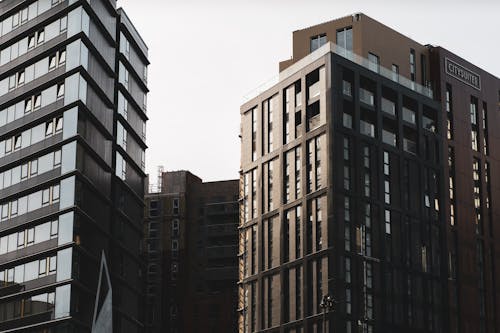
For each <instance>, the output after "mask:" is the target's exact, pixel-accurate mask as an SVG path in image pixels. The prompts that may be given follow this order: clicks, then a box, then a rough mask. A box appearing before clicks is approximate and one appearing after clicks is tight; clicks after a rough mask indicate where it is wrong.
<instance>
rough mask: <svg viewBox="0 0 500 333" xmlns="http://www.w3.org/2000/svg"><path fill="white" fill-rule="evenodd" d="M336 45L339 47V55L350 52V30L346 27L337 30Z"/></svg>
mask: <svg viewBox="0 0 500 333" xmlns="http://www.w3.org/2000/svg"><path fill="white" fill-rule="evenodd" d="M337 45H338V46H340V47H341V48H342V49H341V53H344V55H346V54H347V52H352V28H351V27H347V28H343V29H340V30H337Z"/></svg>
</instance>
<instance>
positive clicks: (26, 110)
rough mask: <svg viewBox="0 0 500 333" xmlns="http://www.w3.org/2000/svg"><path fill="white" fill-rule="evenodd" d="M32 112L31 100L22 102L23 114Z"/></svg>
mask: <svg viewBox="0 0 500 333" xmlns="http://www.w3.org/2000/svg"><path fill="white" fill-rule="evenodd" d="M32 110H33V101H32V99H31V98H29V99H27V100H25V101H24V113H29V112H31V111H32Z"/></svg>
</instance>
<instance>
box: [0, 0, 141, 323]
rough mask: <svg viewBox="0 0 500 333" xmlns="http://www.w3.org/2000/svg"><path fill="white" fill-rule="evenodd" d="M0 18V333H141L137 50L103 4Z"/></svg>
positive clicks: (6, 4) (15, 8)
mask: <svg viewBox="0 0 500 333" xmlns="http://www.w3.org/2000/svg"><path fill="white" fill-rule="evenodd" d="M0 21H1V31H0V206H1V223H0V284H1V286H0V331H2V332H89V331H90V330H91V328H92V327H93V326H96V325H97V326H99V323H102V322H103V320H102V319H103V317H102V316H106V318H107V319H106V320H105V321H106V322H107V324H106V326H107V327H108V329H109V328H111V326H112V329H113V331H114V332H142V330H143V306H142V304H143V286H142V279H141V272H142V270H143V269H144V267H143V264H142V262H141V260H140V244H141V239H142V220H143V211H144V208H143V207H144V206H143V205H144V202H143V195H144V190H143V188H144V179H145V176H146V175H145V173H144V171H143V169H144V151H145V149H146V145H145V137H144V129H145V122H146V120H147V117H146V93H147V91H148V89H147V86H146V83H147V77H146V73H147V65H148V59H147V54H148V50H147V47H146V45H145V44H144V42H143V41H142V39H141V38H140V36H139V34H138V33H137V31H136V30H135V28H134V26H133V24H132V23H131V22H130V21H129V19H128V18H127V15H126V14H125V12H123V10H121V9H117V8H116V1H113V0H90V1H78V0H70V1H66V0H36V1H34V0H4V1H1V2H0ZM103 254H104V257H103ZM101 262H102V263H103V267H102V268H101ZM104 263H106V264H104ZM106 271H107V272H109V276H110V279H109V280H108V279H107V278H106ZM98 285H100V291H99V293H100V294H99V297H97V292H98V291H97V289H98ZM107 295H112V299H111V301H112V302H109V301H108V300H109V299H110V298H109V297H106V296H107ZM101 296H102V297H101ZM96 303H97V304H96ZM110 306H111V308H110ZM95 310H96V311H95ZM110 317H111V318H110ZM97 326H96V327H97Z"/></svg>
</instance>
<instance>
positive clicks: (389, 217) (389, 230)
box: [384, 209, 391, 235]
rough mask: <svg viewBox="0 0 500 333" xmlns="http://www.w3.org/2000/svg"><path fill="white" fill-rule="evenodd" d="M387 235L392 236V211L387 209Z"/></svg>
mask: <svg viewBox="0 0 500 333" xmlns="http://www.w3.org/2000/svg"><path fill="white" fill-rule="evenodd" d="M384 218H385V233H386V234H388V235H390V234H391V211H390V210H388V209H386V210H385V214H384Z"/></svg>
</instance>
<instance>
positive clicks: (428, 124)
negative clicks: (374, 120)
mask: <svg viewBox="0 0 500 333" xmlns="http://www.w3.org/2000/svg"><path fill="white" fill-rule="evenodd" d="M342 84H343V93H344V95H346V96H349V97H352V90H351V83H350V82H349V81H346V80H344V81H343V82H342ZM359 100H360V102H362V103H364V104H365V105H368V106H371V107H375V94H374V93H372V92H371V91H369V90H367V89H364V88H359ZM380 101H381V103H380V109H381V110H382V112H384V113H386V114H388V115H390V116H393V117H395V116H396V111H397V108H396V103H395V102H393V101H391V100H390V99H388V98H385V97H381V99H380ZM401 111H402V120H403V121H405V122H407V123H409V124H412V125H415V124H416V123H417V117H416V112H415V110H413V109H412V108H411V107H410V106H402V107H401ZM422 128H424V129H426V130H428V131H431V132H436V129H437V127H436V121H435V120H434V119H433V117H432V116H431V115H426V114H424V115H422Z"/></svg>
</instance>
